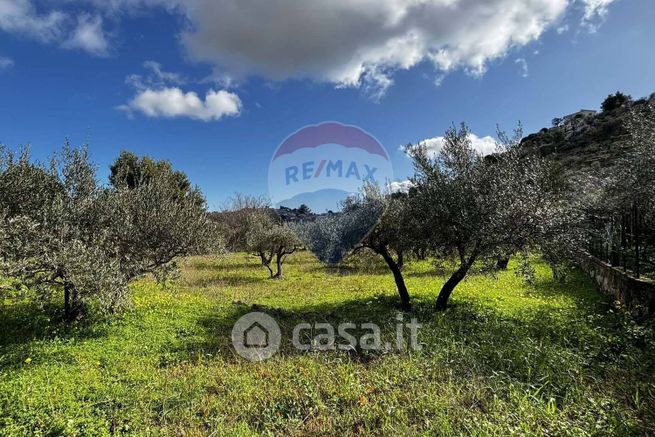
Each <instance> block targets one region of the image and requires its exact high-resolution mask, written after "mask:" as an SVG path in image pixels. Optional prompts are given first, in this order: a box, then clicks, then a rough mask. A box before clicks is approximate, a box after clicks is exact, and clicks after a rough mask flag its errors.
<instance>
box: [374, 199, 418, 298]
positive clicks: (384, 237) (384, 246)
mask: <svg viewBox="0 0 655 437" xmlns="http://www.w3.org/2000/svg"><path fill="white" fill-rule="evenodd" d="M379 199H380V201H381V202H383V205H384V206H383V207H384V213H383V214H382V217H381V218H380V221H379V222H378V224H377V225H376V226H375V227H374V228H373V230H372V231H371V232H370V233H369V234H368V235H367V236H366V238H365V239H364V240H363V241H362V244H361V246H362V247H366V248H369V249H371V250H372V251H373V252H375V253H376V254H378V255H380V256H381V257H382V259H384V261H385V263H386V264H387V266H388V267H389V270H390V271H391V273H392V274H393V277H394V281H395V283H396V288H397V289H398V295H399V296H400V303H401V306H402V307H403V308H404V309H410V308H411V302H410V295H409V292H408V290H407V286H406V285H405V280H404V278H403V273H402V268H403V264H404V257H405V253H406V252H407V251H409V250H411V249H412V247H413V243H414V241H413V239H414V236H415V235H416V234H417V230H416V228H415V227H414V226H415V225H416V223H415V222H414V217H413V216H412V214H411V211H410V209H409V200H408V195H407V194H406V193H394V194H391V195H387V196H384V197H382V196H380V197H379ZM368 201H370V199H368Z"/></svg>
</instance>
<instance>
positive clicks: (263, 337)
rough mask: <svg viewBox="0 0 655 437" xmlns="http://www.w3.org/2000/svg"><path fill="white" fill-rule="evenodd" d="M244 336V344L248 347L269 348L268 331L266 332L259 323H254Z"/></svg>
mask: <svg viewBox="0 0 655 437" xmlns="http://www.w3.org/2000/svg"><path fill="white" fill-rule="evenodd" d="M243 335H244V341H243V344H244V345H245V346H246V347H251V348H252V347H260V348H265V347H268V331H266V328H264V327H263V326H262V325H260V324H259V323H258V322H255V323H253V324H252V325H251V326H250V327H249V328H248V329H246V330H245V332H244V333H243Z"/></svg>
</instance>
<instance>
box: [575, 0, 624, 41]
mask: <svg viewBox="0 0 655 437" xmlns="http://www.w3.org/2000/svg"><path fill="white" fill-rule="evenodd" d="M580 1H581V2H582V4H583V6H584V15H583V17H582V26H583V27H585V28H586V29H587V30H588V31H589V32H590V33H595V32H597V31H598V27H600V25H601V24H602V23H603V22H604V21H605V19H606V18H607V14H608V13H609V9H608V8H609V6H610V4H612V3H614V1H616V0H580Z"/></svg>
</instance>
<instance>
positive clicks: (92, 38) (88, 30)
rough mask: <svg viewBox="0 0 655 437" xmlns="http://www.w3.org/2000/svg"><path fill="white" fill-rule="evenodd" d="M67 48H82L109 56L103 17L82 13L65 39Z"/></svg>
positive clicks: (97, 54) (63, 45)
mask: <svg viewBox="0 0 655 437" xmlns="http://www.w3.org/2000/svg"><path fill="white" fill-rule="evenodd" d="M62 47H64V48H66V49H81V50H84V51H87V52H89V53H91V54H93V55H96V56H107V54H108V51H109V43H108V42H107V38H106V37H105V33H104V31H103V29H102V17H100V16H95V17H92V16H90V15H87V14H82V15H80V16H79V17H78V19H77V27H76V28H75V30H74V31H73V32H72V34H71V35H70V36H69V38H68V39H67V40H66V41H64V43H63V44H62Z"/></svg>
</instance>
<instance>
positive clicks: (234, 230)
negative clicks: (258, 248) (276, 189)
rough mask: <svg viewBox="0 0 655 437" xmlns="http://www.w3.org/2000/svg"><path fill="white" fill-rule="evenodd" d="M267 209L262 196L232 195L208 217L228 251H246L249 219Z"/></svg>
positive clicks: (267, 202) (265, 201)
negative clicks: (212, 221) (215, 226)
mask: <svg viewBox="0 0 655 437" xmlns="http://www.w3.org/2000/svg"><path fill="white" fill-rule="evenodd" d="M269 207H270V202H269V201H268V199H266V198H265V197H263V196H252V195H248V194H243V193H234V195H232V196H230V197H229V198H228V199H227V201H226V202H225V203H224V204H223V206H222V208H221V211H218V212H212V213H211V214H210V216H211V218H212V219H213V220H214V222H215V223H216V224H217V226H218V229H219V232H220V234H221V235H222V236H223V238H224V239H225V245H226V247H227V249H228V250H230V251H232V252H238V251H247V250H248V247H247V241H246V240H247V238H246V237H247V233H248V220H249V217H250V216H251V215H253V214H257V213H260V212H261V211H263V210H265V209H268V208H269Z"/></svg>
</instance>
